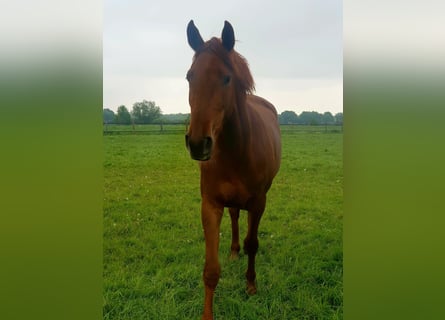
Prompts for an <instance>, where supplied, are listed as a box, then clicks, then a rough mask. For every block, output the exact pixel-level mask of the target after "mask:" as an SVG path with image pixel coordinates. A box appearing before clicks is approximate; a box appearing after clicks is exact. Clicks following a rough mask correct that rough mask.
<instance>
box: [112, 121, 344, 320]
mask: <svg viewBox="0 0 445 320" xmlns="http://www.w3.org/2000/svg"><path fill="white" fill-rule="evenodd" d="M121 128H124V127H121ZM124 129H125V130H121V131H122V132H125V134H109V133H108V134H105V135H104V137H103V138H104V149H105V150H104V151H105V157H104V178H105V182H104V188H105V190H104V245H103V247H104V273H103V276H104V307H103V318H104V319H129V320H130V319H131V320H137V319H156V320H157V319H199V318H200V317H201V312H202V303H203V299H204V292H203V291H204V290H203V287H204V284H203V282H202V268H203V264H204V236H203V232H202V227H201V218H200V192H199V169H198V165H197V163H196V161H193V160H191V159H190V156H189V154H188V152H187V150H186V148H185V145H184V134H185V128H184V126H178V129H177V130H172V131H171V132H169V131H168V130H165V131H163V132H160V131H159V126H152V127H150V126H147V127H146V130H145V129H144V130H142V129H140V130H139V131H137V132H138V133H140V134H134V133H136V132H133V134H132V133H131V131H132V130H133V129H132V128H131V126H129V127H126V128H124ZM168 132H169V133H170V134H166V133H168ZM115 133H116V132H115ZM342 143H343V134H342V132H341V130H340V128H338V127H328V128H325V127H304V126H295V127H294V126H285V127H282V144H283V147H282V149H283V150H282V163H281V169H280V172H279V173H278V175H277V177H276V178H275V180H274V183H273V185H272V187H271V190H270V191H269V193H268V203H267V207H266V211H265V213H264V216H263V218H262V220H261V224H260V227H259V241H260V248H259V250H258V255H257V260H256V271H257V287H258V293H257V294H256V295H255V296H247V294H246V293H245V275H244V273H245V271H246V268H247V257H246V256H245V255H244V253H243V252H242V251H241V253H240V259H238V260H236V261H229V259H228V256H229V253H230V237H231V234H230V217H229V214H228V212H227V209H226V213H225V216H224V217H223V220H222V224H221V234H220V238H221V241H220V250H219V256H220V262H221V268H222V273H221V279H220V282H219V284H218V287H217V289H216V294H215V305H214V314H215V317H216V319H227V320H231V319H255V320H256V319H277V320H278V319H342V318H343V303H342V301H343V286H342V277H343V272H342V260H343V254H342V217H343V211H342V209H343V208H342V205H343V162H342V154H343V148H342ZM246 216H247V215H246V213H245V212H244V211H241V215H240V238H241V239H243V238H244V236H245V231H246V227H247V223H246Z"/></svg>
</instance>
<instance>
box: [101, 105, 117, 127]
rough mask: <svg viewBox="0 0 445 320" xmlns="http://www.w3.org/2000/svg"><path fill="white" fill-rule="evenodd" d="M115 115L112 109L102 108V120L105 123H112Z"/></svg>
mask: <svg viewBox="0 0 445 320" xmlns="http://www.w3.org/2000/svg"><path fill="white" fill-rule="evenodd" d="M115 117H116V115H115V114H114V111H113V110H110V109H108V108H105V109H103V122H104V123H105V124H109V123H113V122H114V120H115Z"/></svg>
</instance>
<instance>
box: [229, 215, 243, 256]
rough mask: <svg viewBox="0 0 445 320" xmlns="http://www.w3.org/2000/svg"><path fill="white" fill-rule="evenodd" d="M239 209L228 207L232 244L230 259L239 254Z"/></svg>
mask: <svg viewBox="0 0 445 320" xmlns="http://www.w3.org/2000/svg"><path fill="white" fill-rule="evenodd" d="M239 211H240V210H239V209H237V208H229V213H230V219H231V221H232V245H231V246H230V259H231V260H235V259H237V258H238V256H239V251H240V245H239V225H238V219H239Z"/></svg>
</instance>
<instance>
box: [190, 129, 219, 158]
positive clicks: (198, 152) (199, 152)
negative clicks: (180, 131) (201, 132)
mask: <svg viewBox="0 0 445 320" xmlns="http://www.w3.org/2000/svg"><path fill="white" fill-rule="evenodd" d="M212 145H213V142H212V138H211V137H205V138H204V139H201V140H198V141H194V140H192V139H190V137H189V135H188V134H186V135H185V146H186V147H187V150H188V151H189V152H190V156H191V157H192V159H193V160H198V161H207V160H209V159H210V153H211V152H212Z"/></svg>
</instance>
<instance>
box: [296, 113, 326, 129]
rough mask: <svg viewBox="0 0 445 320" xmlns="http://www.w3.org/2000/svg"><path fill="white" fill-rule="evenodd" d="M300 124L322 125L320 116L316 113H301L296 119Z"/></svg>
mask: <svg viewBox="0 0 445 320" xmlns="http://www.w3.org/2000/svg"><path fill="white" fill-rule="evenodd" d="M298 119H299V122H300V124H306V125H311V126H313V125H319V124H322V122H323V119H322V114H321V113H318V112H316V111H303V112H302V113H301V114H300V116H299V117H298Z"/></svg>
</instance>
